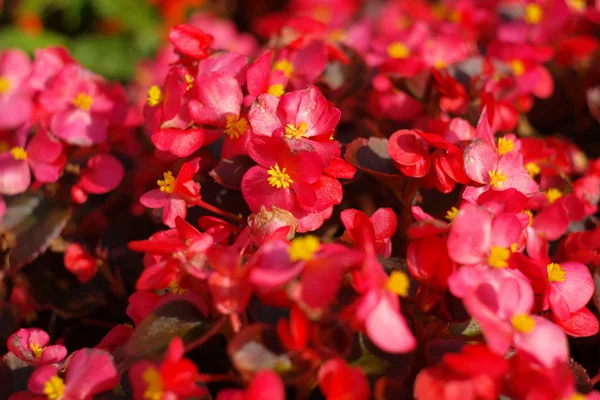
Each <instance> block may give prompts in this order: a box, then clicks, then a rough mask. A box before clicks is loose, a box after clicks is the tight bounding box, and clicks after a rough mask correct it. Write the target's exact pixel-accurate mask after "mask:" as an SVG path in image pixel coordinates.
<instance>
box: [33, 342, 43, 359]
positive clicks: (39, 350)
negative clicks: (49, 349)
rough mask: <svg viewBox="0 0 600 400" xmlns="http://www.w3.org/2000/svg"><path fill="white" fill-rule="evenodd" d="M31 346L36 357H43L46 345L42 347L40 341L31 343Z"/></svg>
mask: <svg viewBox="0 0 600 400" xmlns="http://www.w3.org/2000/svg"><path fill="white" fill-rule="evenodd" d="M29 348H30V349H31V352H32V353H33V355H34V356H35V358H42V354H43V353H44V349H45V347H40V345H39V343H30V344H29Z"/></svg>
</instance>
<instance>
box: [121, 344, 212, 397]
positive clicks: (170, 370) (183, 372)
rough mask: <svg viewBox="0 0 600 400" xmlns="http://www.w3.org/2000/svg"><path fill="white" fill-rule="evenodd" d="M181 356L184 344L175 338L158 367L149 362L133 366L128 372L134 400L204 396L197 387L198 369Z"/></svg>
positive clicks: (200, 388)
mask: <svg viewBox="0 0 600 400" xmlns="http://www.w3.org/2000/svg"><path fill="white" fill-rule="evenodd" d="M183 355H184V349H183V341H182V340H181V338H179V337H178V336H175V337H174V338H173V339H171V342H170V343H169V347H168V348H167V352H166V354H165V359H164V360H163V361H162V362H161V363H160V364H154V363H152V362H150V361H139V362H137V363H135V364H134V365H133V366H132V367H131V369H130V370H129V379H131V384H132V386H133V397H134V399H135V400H145V399H149V398H151V399H163V398H169V399H173V400H178V399H181V400H184V399H187V398H190V397H202V396H205V395H207V391H206V389H205V388H203V387H201V386H198V385H197V384H196V382H197V381H198V367H196V364H194V363H193V362H192V361H191V360H189V359H187V358H184V357H183Z"/></svg>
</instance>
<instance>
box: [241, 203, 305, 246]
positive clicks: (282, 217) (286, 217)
mask: <svg viewBox="0 0 600 400" xmlns="http://www.w3.org/2000/svg"><path fill="white" fill-rule="evenodd" d="M248 226H249V227H250V229H251V230H252V236H253V237H254V239H255V240H256V242H257V243H259V244H260V243H262V242H264V241H265V240H266V239H267V238H269V237H272V238H281V239H286V240H291V239H292V238H293V237H294V235H295V234H296V229H297V228H298V221H296V218H295V217H294V215H293V214H292V213H291V212H289V211H287V210H284V209H282V208H279V207H275V206H270V207H269V210H268V211H267V209H266V208H265V207H264V206H261V207H260V210H259V211H258V212H257V213H254V214H251V215H250V216H249V217H248ZM285 227H288V229H284V228H285Z"/></svg>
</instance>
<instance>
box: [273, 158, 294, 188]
mask: <svg viewBox="0 0 600 400" xmlns="http://www.w3.org/2000/svg"><path fill="white" fill-rule="evenodd" d="M285 170H286V169H285V167H284V168H283V169H279V165H277V164H275V165H274V166H272V167H271V168H269V169H268V170H267V173H268V174H269V175H271V176H269V185H271V186H275V187H276V188H277V189H281V188H284V189H287V188H289V187H290V183H293V182H294V181H293V180H292V178H291V177H290V176H289V175H288V174H286V172H285Z"/></svg>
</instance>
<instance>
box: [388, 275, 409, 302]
mask: <svg viewBox="0 0 600 400" xmlns="http://www.w3.org/2000/svg"><path fill="white" fill-rule="evenodd" d="M385 288H386V289H387V290H389V291H391V292H393V293H396V294H397V295H398V296H402V297H406V296H408V289H409V288H410V280H409V279H408V276H407V275H406V274H405V273H404V272H402V271H392V273H391V274H390V277H389V278H388V280H387V282H386V283H385Z"/></svg>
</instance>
